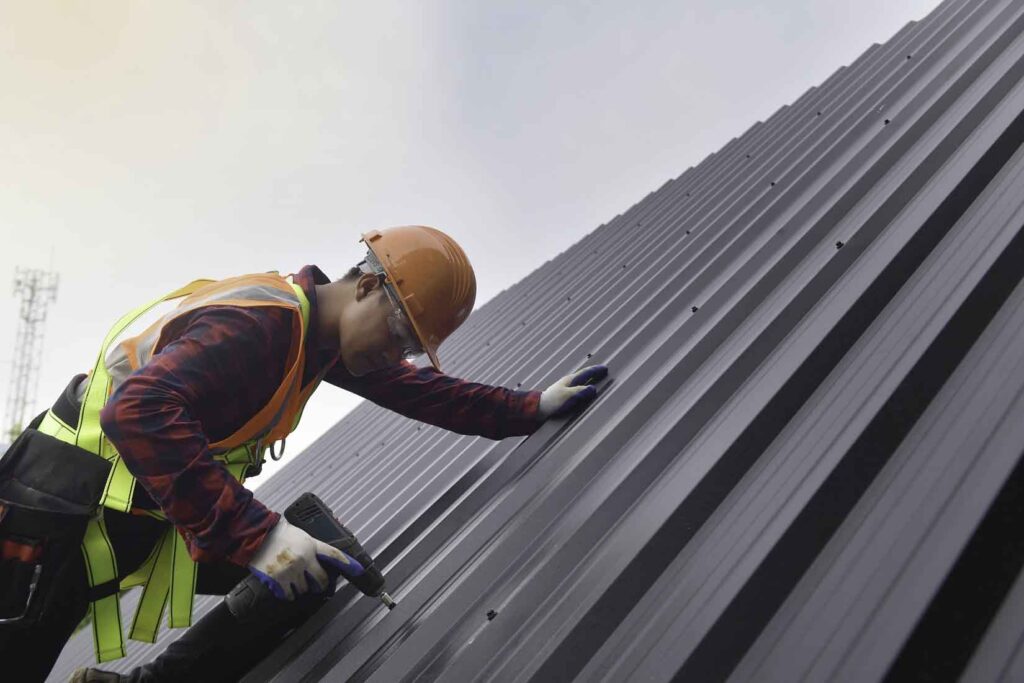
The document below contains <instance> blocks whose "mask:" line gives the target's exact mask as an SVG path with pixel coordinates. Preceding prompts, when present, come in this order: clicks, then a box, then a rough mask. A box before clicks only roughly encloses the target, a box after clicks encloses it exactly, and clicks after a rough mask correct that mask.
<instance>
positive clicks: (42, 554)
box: [0, 419, 110, 628]
mask: <svg viewBox="0 0 1024 683" xmlns="http://www.w3.org/2000/svg"><path fill="white" fill-rule="evenodd" d="M33 422H34V426H38V419H37V420H35V421H33ZM109 471H110V463H108V462H107V461H106V460H104V459H103V458H101V457H99V456H98V455H96V454H95V453H90V452H89V451H87V450H85V449H83V448H79V447H78V446H74V445H72V444H69V443H65V442H64V441H61V440H60V439H57V438H54V437H52V436H49V435H47V434H43V433H41V432H38V431H36V430H35V429H34V428H32V427H30V428H28V429H26V430H25V431H24V432H22V434H21V436H19V437H18V439H17V440H16V441H15V442H14V443H13V444H11V447H10V448H9V449H8V450H7V452H6V453H5V454H4V456H3V458H2V459H0V628H11V627H19V626H30V625H32V624H34V623H36V622H38V621H39V619H40V618H41V617H42V616H43V614H45V613H46V611H47V608H48V607H49V605H50V603H51V602H52V601H53V595H54V591H53V590H51V588H52V586H53V585H55V584H56V583H57V582H59V581H60V580H61V579H62V577H61V574H62V572H64V571H65V570H67V569H68V568H69V567H71V566H72V563H71V562H70V560H71V559H73V558H74V555H75V553H78V552H80V550H79V549H80V546H81V544H82V539H83V538H84V536H85V529H86V525H87V524H88V522H89V518H90V516H91V515H92V514H93V512H94V511H95V510H96V507H97V505H98V502H99V499H100V496H101V495H102V493H103V487H104V486H105V484H106V481H107V474H108V473H109Z"/></svg>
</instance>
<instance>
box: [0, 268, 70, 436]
mask: <svg viewBox="0 0 1024 683" xmlns="http://www.w3.org/2000/svg"><path fill="white" fill-rule="evenodd" d="M57 280H58V276H57V274H56V273H52V272H48V271H45V270H37V269H26V268H18V269H17V270H16V271H15V274H14V296H15V298H17V299H19V300H20V301H19V305H18V326H17V332H16V333H15V337H14V356H13V358H12V360H11V383H10V387H9V390H8V393H7V412H6V415H5V423H4V431H3V434H2V435H0V440H6V441H8V442H13V441H14V439H15V438H17V436H18V435H19V434H20V433H21V430H22V429H23V428H24V426H25V424H26V421H27V420H28V419H31V415H30V413H29V411H30V410H31V409H32V408H33V406H34V405H35V393H36V385H37V384H38V382H39V366H40V360H41V359H42V354H43V323H45V322H46V312H47V309H48V308H49V305H50V304H51V303H52V302H54V301H56V300H57ZM5 437H6V438H5Z"/></svg>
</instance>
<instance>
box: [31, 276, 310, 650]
mask: <svg viewBox="0 0 1024 683" xmlns="http://www.w3.org/2000/svg"><path fill="white" fill-rule="evenodd" d="M175 299H182V300H181V302H180V303H179V304H178V305H177V306H175V307H174V308H173V309H172V310H171V311H169V312H168V313H166V314H165V315H163V316H162V317H160V318H159V319H158V320H157V321H156V322H154V323H153V324H152V325H150V326H149V327H148V328H146V329H145V330H144V331H143V332H142V333H141V334H138V335H137V336H134V337H131V338H129V339H126V340H124V341H122V342H120V343H119V344H118V345H117V346H116V347H115V348H114V349H113V350H112V351H111V352H110V353H108V347H110V345H111V344H112V343H113V342H114V341H115V340H116V339H117V338H118V337H119V336H121V335H122V333H123V332H124V331H125V330H126V329H127V328H128V327H129V326H130V325H131V324H132V323H133V322H134V321H136V320H137V319H139V318H140V317H141V316H143V315H144V314H145V313H147V312H148V311H150V310H151V309H153V308H155V307H156V306H157V305H159V304H161V303H163V302H167V301H173V300H175ZM213 305H220V306H223V305H231V306H253V307H255V306H277V307H281V308H285V309H287V310H289V311H292V312H293V313H294V315H293V316H292V332H291V345H290V347H289V352H288V360H287V363H286V365H285V376H284V378H283V380H282V382H281V384H280V386H279V387H278V389H277V390H276V391H275V393H274V395H273V397H272V398H271V399H270V401H269V402H268V403H267V404H266V405H265V406H263V407H262V408H261V409H260V410H259V411H258V412H257V413H256V415H254V416H253V417H252V418H251V419H250V420H249V421H248V422H246V423H245V424H244V425H243V426H242V427H241V428H240V429H238V431H236V432H235V433H234V434H231V435H229V436H228V437H227V438H225V439H222V440H220V441H217V442H214V443H211V444H210V445H209V449H210V453H211V454H212V456H213V457H214V459H216V460H219V461H221V462H223V463H224V465H225V467H226V468H227V470H228V471H229V472H230V473H231V475H232V476H234V477H235V478H236V479H238V480H239V481H240V482H243V481H244V480H245V477H246V473H247V471H248V470H249V468H250V467H254V468H257V469H258V468H259V467H260V466H262V464H263V458H264V451H265V449H266V446H267V445H268V444H273V443H274V442H275V441H278V440H283V439H284V438H285V437H286V436H287V435H288V434H289V433H290V432H291V431H292V430H293V429H295V427H296V426H297V425H298V423H299V419H300V418H301V417H302V409H303V407H304V406H305V404H306V401H307V400H308V399H309V397H310V395H312V393H313V391H314V390H315V389H316V387H317V385H318V384H319V383H320V381H321V380H322V379H323V373H321V374H320V375H318V376H317V377H316V378H315V379H314V380H313V381H311V382H310V383H309V384H308V385H307V386H306V388H305V389H303V388H302V386H301V384H302V376H303V369H304V367H305V351H304V349H305V341H306V330H308V329H309V301H308V299H307V298H306V295H305V293H304V292H303V290H302V288H301V287H300V286H299V285H297V284H295V283H293V282H291V280H290V278H285V277H282V276H280V275H278V274H277V273H261V274H256V275H242V276H239V277H233V278H228V279H225V280H196V281H194V282H192V283H189V284H188V285H185V286H184V287H182V288H181V289H178V290H175V291H173V292H171V293H170V294H167V295H166V296H162V297H160V298H159V299H157V300H156V301H153V302H150V303H148V304H145V305H143V306H140V307H138V308H136V309H135V310H133V311H131V312H129V313H128V314H127V315H125V316H124V317H122V318H121V319H120V320H118V321H117V323H115V324H114V326H113V328H111V330H110V332H109V333H108V334H107V336H106V339H104V341H103V346H102V348H101V349H100V353H99V357H98V358H97V360H96V363H95V365H94V367H93V369H92V371H91V372H90V373H89V377H88V379H86V380H83V381H85V382H87V385H86V388H85V395H84V397H83V399H82V405H81V409H80V412H79V416H78V424H77V425H74V426H72V425H69V424H67V423H65V422H64V421H62V420H61V419H60V418H59V417H57V416H56V415H55V414H54V412H53V411H52V410H50V411H47V413H46V417H45V418H44V419H43V422H42V424H40V427H39V431H42V432H45V433H47V434H50V435H51V436H55V437H57V438H59V439H62V440H64V441H66V442H68V443H73V444H75V445H77V446H79V447H81V448H84V449H86V450H88V451H91V452H93V453H96V454H98V455H100V456H102V457H103V458H105V459H106V460H107V461H109V462H110V463H111V469H110V475H109V476H108V478H107V483H106V487H105V488H104V491H103V495H102V498H101V499H100V501H99V503H100V506H101V507H98V508H97V512H96V514H95V516H94V517H93V518H92V519H91V520H90V522H89V525H88V527H87V530H86V534H85V538H84V540H83V542H82V553H83V555H84V556H85V566H86V573H87V575H88V581H89V587H90V595H89V599H90V610H91V616H92V626H93V637H94V642H95V646H96V660H97V661H98V662H105V661H109V660H112V659H118V658H121V657H124V656H125V646H124V637H123V634H122V626H121V611H120V603H119V600H118V591H120V590H124V589H126V588H131V587H133V586H143V587H144V588H143V592H142V597H141V599H140V601H139V606H138V609H137V610H136V612H135V619H134V622H133V624H132V627H131V631H130V633H129V635H128V637H129V638H131V639H132V640H138V641H142V642H147V643H153V642H155V641H156V634H157V630H158V628H159V622H160V618H161V616H162V614H163V612H164V609H165V607H167V605H168V603H169V604H170V609H169V611H168V624H167V625H168V627H170V628H180V627H186V626H189V625H191V623H192V603H193V599H194V596H195V580H196V565H195V562H194V561H193V560H192V558H191V556H190V555H189V553H188V548H187V546H186V544H185V541H184V539H183V538H182V536H181V535H180V534H179V533H177V530H176V529H175V527H174V526H171V525H170V524H168V528H167V530H166V531H165V533H164V535H163V536H161V537H160V538H159V539H158V541H157V542H156V544H155V545H154V547H153V550H152V552H151V554H150V556H149V557H148V558H147V559H146V561H145V562H144V563H143V564H142V566H141V567H139V569H138V570H136V571H135V572H133V573H132V574H131V575H130V576H127V577H125V578H124V579H122V580H121V581H118V580H117V561H116V559H115V557H114V549H113V547H112V545H111V543H110V539H109V536H108V535H107V530H106V526H105V523H104V519H103V510H102V508H103V507H108V508H111V509H114V510H119V511H121V512H128V511H129V510H130V509H131V503H132V496H133V493H134V491H135V483H136V480H135V477H133V476H132V475H131V473H130V472H129V471H128V469H127V467H126V466H125V464H124V461H123V460H122V459H121V457H120V456H119V455H118V453H117V451H116V450H115V449H114V447H113V446H112V445H111V443H110V441H109V440H107V438H106V437H105V436H104V435H103V432H102V430H101V429H100V410H101V409H102V408H103V406H104V404H105V403H106V402H107V400H108V399H109V398H110V396H111V394H112V393H113V392H114V390H115V389H116V388H117V387H118V386H120V384H121V382H123V381H124V379H125V378H127V376H128V375H129V374H131V372H133V371H135V370H137V369H139V368H140V367H142V366H143V365H145V364H146V363H147V362H148V361H149V359H150V358H151V357H152V355H153V351H154V349H155V348H156V347H157V346H158V344H159V342H160V341H161V335H162V333H163V330H164V328H165V327H166V325H167V324H168V323H169V322H170V321H172V320H174V319H175V318H177V317H179V316H181V315H184V314H187V313H190V312H192V311H194V310H196V309H198V308H201V307H203V306H213ZM271 448H272V447H271ZM271 453H272V454H273V449H272V450H271ZM149 513H150V514H151V515H153V516H154V517H157V518H158V519H163V520H166V517H165V516H164V514H163V513H162V512H161V511H159V510H153V511H149Z"/></svg>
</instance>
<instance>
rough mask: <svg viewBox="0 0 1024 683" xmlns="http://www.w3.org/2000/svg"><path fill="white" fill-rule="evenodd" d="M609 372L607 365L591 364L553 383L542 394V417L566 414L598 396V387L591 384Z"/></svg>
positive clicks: (544, 418)
mask: <svg viewBox="0 0 1024 683" xmlns="http://www.w3.org/2000/svg"><path fill="white" fill-rule="evenodd" d="M607 374H608V367H607V366H604V365H591V366H588V367H585V368H580V369H579V370H576V371H575V372H572V373H570V374H568V375H566V376H565V377H563V378H562V379H560V380H558V381H557V382H555V383H554V384H552V385H551V386H550V387H548V388H547V389H545V390H544V391H543V392H542V393H541V395H540V411H539V412H540V417H541V419H543V420H546V419H548V418H549V417H558V416H560V415H565V414H568V413H570V412H572V411H574V410H576V409H578V408H583V407H584V406H586V405H587V404H589V403H590V402H591V401H593V400H594V399H595V398H596V397H597V389H595V388H594V387H593V386H590V385H591V384H596V383H597V382H599V381H601V380H602V379H604V377H605V375H607Z"/></svg>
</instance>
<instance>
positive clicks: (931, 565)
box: [53, 0, 1024, 682]
mask: <svg viewBox="0 0 1024 683" xmlns="http://www.w3.org/2000/svg"><path fill="white" fill-rule="evenodd" d="M1022 26H1024V2H1020V1H1019V0H1015V1H1010V0H948V1H947V2H945V3H943V4H942V5H941V6H939V7H938V8H937V9H935V11H933V12H932V13H931V14H929V15H928V16H927V17H926V18H925V19H923V20H921V21H919V22H912V23H910V24H907V25H906V26H905V27H904V28H903V29H902V30H900V31H899V33H897V34H896V35H895V36H893V37H892V38H891V39H890V40H889V41H888V42H886V43H885V44H882V45H873V46H871V48H870V49H868V51H867V52H865V53H864V54H863V55H862V56H861V57H860V58H859V59H858V60H857V61H856V62H854V63H853V64H851V65H850V66H848V67H845V68H842V69H840V70H839V71H837V72H836V73H835V74H833V75H832V76H831V77H830V78H829V79H828V80H827V81H826V82H825V83H823V84H822V85H820V86H819V87H816V88H811V89H810V90H808V91H807V92H806V93H805V94H804V95H803V96H801V97H800V99H799V100H797V101H796V102H795V103H793V104H792V105H791V106H787V107H783V108H782V109H780V110H779V111H778V112H776V113H775V114H774V115H773V116H772V117H770V118H769V119H768V120H767V121H765V122H763V123H761V122H759V123H757V124H756V125H754V126H753V127H751V128H750V129H749V130H748V131H746V132H745V133H744V134H743V135H742V136H740V137H738V138H736V139H733V140H732V141H731V142H729V143H728V144H727V145H726V146H725V147H724V148H723V149H722V150H721V151H719V152H717V153H716V154H713V155H711V156H709V157H708V158H706V159H705V160H704V161H703V162H702V163H700V164H699V165H698V166H696V167H694V168H690V169H687V171H686V172H684V173H683V174H682V175H681V176H680V177H678V178H676V179H675V180H672V181H669V182H667V183H665V184H664V185H663V186H662V187H660V188H659V189H658V190H657V191H655V192H653V193H651V194H649V195H648V196H647V197H645V198H644V199H643V200H641V201H640V202H639V203H637V204H636V205H634V206H633V207H631V208H630V209H629V210H628V211H626V212H624V213H623V214H621V215H619V216H616V217H615V218H614V219H613V220H611V221H609V222H608V223H607V224H605V225H602V226H600V227H599V228H597V229H596V230H594V231H593V232H592V233H590V234H588V235H587V236H586V237H584V238H583V239H581V240H580V241H579V242H577V243H576V244H575V245H573V246H572V247H571V248H569V249H567V250H566V251H564V252H563V253H561V254H558V255H557V256H556V257H554V258H553V259H551V260H550V261H548V262H546V263H544V264H543V265H542V266H541V267H540V268H538V269H537V270H536V271H535V272H534V273H532V274H531V275H530V276H528V277H526V278H525V279H523V280H522V281H520V282H518V283H516V284H515V285H513V286H512V287H510V288H509V289H507V290H505V291H503V292H501V293H500V294H499V295H498V296H496V297H495V298H494V299H492V300H491V301H489V302H488V303H487V304H486V305H485V306H482V307H481V308H480V309H479V310H477V311H475V312H474V313H473V314H472V315H471V317H470V318H469V320H468V321H467V322H466V323H465V324H464V325H463V326H462V328H460V329H459V330H458V331H457V332H456V333H455V334H454V335H453V336H452V337H451V338H450V340H449V341H448V342H447V343H446V345H445V347H444V356H443V357H444V361H445V365H446V368H445V369H446V371H447V372H448V373H450V374H452V375H455V376H459V377H466V378H472V379H474V380H476V381H480V382H485V383H489V384H496V385H503V386H509V387H520V386H521V387H528V388H540V387H544V386H547V384H548V383H550V382H552V381H554V380H556V379H557V378H559V377H561V376H562V375H564V374H566V373H567V372H569V371H571V370H572V369H574V368H578V367H581V366H583V365H588V364H591V363H596V362H601V363H605V364H607V365H608V366H609V368H610V373H611V376H610V378H609V379H608V380H606V381H605V382H604V383H603V385H602V386H601V394H600V396H599V397H598V399H597V401H596V402H595V403H594V404H593V405H592V406H591V407H590V408H589V409H588V410H587V411H586V412H584V413H583V414H582V415H580V416H577V417H576V418H574V419H571V420H557V421H556V420H552V421H549V422H548V423H546V424H545V425H544V426H543V427H542V428H541V429H540V430H539V431H538V432H537V433H535V434H533V435H531V436H530V437H528V438H522V437H518V438H510V439H505V440H502V441H493V440H489V439H486V438H480V437H472V436H466V435H460V434H455V433H450V432H446V431H443V430H441V429H439V428H436V427H433V426H429V425H424V424H420V423H417V422H414V421H412V420H409V419H407V418H405V417H403V416H401V415H398V414H395V413H392V412H389V411H387V410H384V409H383V408H381V407H379V406H376V405H374V404H372V403H369V402H365V403H363V404H362V405H360V406H359V407H358V408H356V409H355V410H354V411H353V412H352V413H350V414H349V415H348V416H346V417H345V418H344V419H343V420H341V421H340V422H339V423H338V424H337V425H336V426H335V427H334V428H333V429H331V430H330V431H329V432H328V433H327V434H325V435H324V436H323V437H322V438H320V439H319V440H318V441H317V442H316V443H315V444H314V445H313V446H311V447H310V448H309V449H307V450H306V451H305V452H303V454H302V456H301V457H299V458H295V460H294V461H293V462H292V463H291V464H290V465H288V466H287V467H285V468H284V469H283V470H282V471H281V472H280V473H279V474H278V475H276V476H275V477H274V478H273V479H272V480H271V481H269V482H268V483H267V484H266V485H264V487H263V488H262V489H261V490H260V498H261V499H262V500H264V501H265V502H266V503H267V504H269V505H270V506H272V507H275V508H279V509H281V508H283V507H284V506H286V505H287V504H288V503H289V502H290V501H291V500H292V499H293V498H294V497H295V496H296V495H297V494H298V493H300V492H302V491H304V490H312V491H314V492H316V493H317V494H318V495H320V496H321V497H322V498H323V499H324V500H325V501H326V502H327V503H328V504H330V505H331V506H332V507H334V509H335V510H336V512H337V513H338V514H339V516H340V517H341V518H342V519H343V520H345V521H346V523H347V524H348V525H349V526H350V527H351V528H352V529H353V530H354V531H355V532H356V533H357V534H358V535H359V537H360V539H361V540H362V541H363V544H364V546H365V547H366V548H367V549H368V550H369V551H370V552H371V553H372V554H374V555H376V557H377V558H378V563H379V564H381V565H382V566H383V568H384V570H385V573H386V575H387V577H388V584H389V587H390V589H391V592H392V594H393V595H394V597H395V598H396V599H397V600H398V602H399V605H398V608H397V609H395V610H394V611H393V612H390V613H388V612H387V611H386V610H385V609H384V608H383V607H382V606H380V605H379V603H377V602H376V601H374V600H371V599H368V598H364V597H362V596H360V595H358V594H357V593H355V592H354V590H352V589H351V588H346V589H345V590H343V591H340V592H339V594H338V595H337V596H336V597H335V599H334V600H333V601H332V602H331V603H329V605H328V606H327V607H326V608H325V609H323V610H322V611H321V612H320V613H318V614H317V615H316V616H315V617H314V618H313V619H311V620H310V621H309V622H307V623H306V624H305V625H303V626H302V627H301V628H299V629H298V630H297V631H296V632H295V633H293V634H292V636H291V637H290V638H288V639H287V640H285V641H284V642H282V643H281V644H280V646H279V647H278V648H277V650H276V651H274V652H273V653H271V654H270V655H269V656H268V657H267V658H266V659H265V661H264V663H263V664H262V665H261V666H260V667H259V668H258V669H257V670H255V671H254V672H253V673H252V674H250V676H249V677H248V678H247V679H246V680H248V681H262V680H274V681H289V682H291V681H315V680H329V681H341V680H355V681H364V680H365V681H389V682H390V681H406V680H414V679H415V680H442V681H468V680H501V681H527V680H529V681H553V680H572V679H576V680H582V681H623V680H629V681H633V680H636V681H640V680H643V681H669V680H685V681H711V680H724V679H729V680H736V681H768V680H778V681H794V680H820V681H825V680H828V681H843V680H855V681H875V680H882V679H884V678H889V679H899V680H903V679H905V678H925V677H927V676H928V675H931V676H934V677H935V678H942V679H949V678H952V677H955V676H956V675H959V674H960V673H961V672H964V673H963V679H964V680H986V681H988V680H995V679H997V678H1005V679H1007V680H1024V648H1022V645H1021V643H1022V638H1024V580H1022V579H1021V578H1020V577H1021V566H1022V564H1024V537H1022V535H1021V533H1020V519H1021V513H1022V511H1024V471H1022V468H1024V465H1022V464H1021V453H1022V451H1024V286H1022V285H1021V279H1022V276H1024V232H1022V230H1021V228H1022V225H1024V152H1022V150H1021V142H1022V141H1024V83H1022V78H1024V36H1022V32H1021V28H1022ZM794 68H797V67H794ZM131 602H132V601H127V600H126V601H125V603H126V605H125V607H126V609H131V608H133V606H134V605H133V604H131ZM204 604H205V606H206V607H208V606H209V605H210V604H212V602H211V601H210V599H207V600H206V602H205V603H204ZM489 613H490V617H489V616H488V615H489ZM171 635H172V636H173V635H177V632H172V633H171ZM169 639H170V636H169V635H168V632H167V631H166V630H165V631H164V634H163V635H162V636H161V641H160V642H161V643H166V642H168V640H169ZM91 648H92V644H91V640H90V639H89V638H88V634H84V635H83V634H80V636H79V637H77V638H76V639H74V641H73V642H71V643H69V645H68V647H67V648H66V650H65V653H64V655H63V656H62V659H61V662H60V663H59V664H58V667H56V668H55V671H54V675H53V680H62V679H61V676H66V675H67V673H68V672H69V671H70V670H71V668H72V665H73V663H76V662H77V663H88V662H90V661H91V657H92V654H91ZM129 649H130V651H131V653H132V654H131V655H130V657H129V658H128V659H127V660H126V661H125V662H122V665H121V666H120V667H117V668H120V669H123V668H124V666H125V665H127V666H131V665H133V664H136V663H138V662H140V661H145V660H148V659H149V658H151V657H153V656H154V654H155V652H156V651H155V650H154V649H153V648H148V647H146V646H143V645H136V644H130V645H129ZM110 668H115V667H110Z"/></svg>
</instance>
